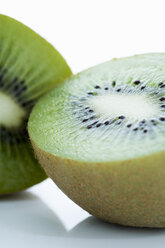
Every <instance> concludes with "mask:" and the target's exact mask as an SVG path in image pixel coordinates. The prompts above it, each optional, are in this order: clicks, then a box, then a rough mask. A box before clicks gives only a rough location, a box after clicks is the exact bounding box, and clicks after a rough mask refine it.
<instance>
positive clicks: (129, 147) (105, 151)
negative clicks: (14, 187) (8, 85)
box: [28, 53, 165, 227]
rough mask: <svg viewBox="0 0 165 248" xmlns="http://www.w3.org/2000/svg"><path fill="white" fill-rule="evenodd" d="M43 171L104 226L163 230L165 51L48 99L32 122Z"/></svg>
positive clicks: (125, 62) (91, 76)
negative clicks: (102, 221)
mask: <svg viewBox="0 0 165 248" xmlns="http://www.w3.org/2000/svg"><path fill="white" fill-rule="evenodd" d="M28 128H29V133H30V137H31V140H32V143H33V146H34V149H35V153H36V155H37V157H38V159H39V161H40V163H41V165H42V166H43V168H44V169H45V171H46V173H47V174H48V175H49V176H50V177H51V178H52V179H53V180H54V181H55V183H56V184H57V185H58V186H59V187H60V189H61V190H62V191H63V192H64V193H66V194H67V195H68V196H69V197H70V198H71V199H72V200H73V201H74V202H76V203H77V204H79V205H80V206H81V207H82V208H83V209H85V210H86V211H88V212H89V213H91V214H92V215H95V216H97V217H99V218H101V219H103V220H105V221H109V222H112V223H119V224H122V225H129V226H141V227H165V54H164V53H159V54H156V53H155V54H143V55H136V56H133V57H127V58H122V59H113V60H112V61H109V62H106V63H104V64H101V65H98V66H96V67H93V68H91V69H89V70H86V71H84V72H82V73H80V74H78V75H76V76H73V77H72V78H70V79H69V80H67V81H66V82H65V83H64V84H63V85H61V86H59V87H58V88H57V89H56V90H53V91H51V92H50V93H49V94H47V95H46V96H45V97H43V98H42V99H41V100H40V101H39V102H38V103H37V105H36V107H35V108H34V110H33V111H32V114H31V116H30V121H29V124H28Z"/></svg>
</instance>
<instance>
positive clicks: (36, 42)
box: [0, 15, 71, 194]
mask: <svg viewBox="0 0 165 248" xmlns="http://www.w3.org/2000/svg"><path fill="white" fill-rule="evenodd" d="M70 74H71V71H70V69H69V67H68V65H67V63H66V62H65V60H64V59H63V58H62V56H61V55H60V54H59V53H58V52H57V51H56V50H55V49H54V48H53V46H52V45H50V44H49V43H48V42H47V41H46V40H44V39H43V38H42V37H40V36H39V35H38V34H36V33H35V32H33V31H32V30H31V29H30V28H28V27H26V26H25V25H23V24H22V23H20V22H18V21H16V20H14V19H12V18H10V17H7V16H4V15H0V194H9V193H12V192H16V191H20V190H23V189H26V188H28V187H30V186H32V185H34V184H36V183H39V182H41V181H42V180H44V179H45V178H46V175H45V172H44V171H43V169H42V168H41V167H40V165H39V164H38V161H37V160H36V159H35V158H34V154H33V150H32V148H31V144H30V141H29V138H28V135H27V130H26V125H27V120H28V117H29V114H30V111H31V109H32V107H33V106H34V104H35V102H36V101H37V99H39V98H40V97H41V96H42V95H43V94H44V93H46V92H47V91H48V90H49V89H51V88H53V87H55V86H56V85H57V84H58V83H60V82H61V81H63V80H64V79H65V78H67V77H68V76H69V75H70Z"/></svg>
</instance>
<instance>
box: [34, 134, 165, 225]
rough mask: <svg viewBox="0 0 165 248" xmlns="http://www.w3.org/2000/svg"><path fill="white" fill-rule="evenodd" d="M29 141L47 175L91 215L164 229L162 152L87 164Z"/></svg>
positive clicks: (108, 220) (118, 221) (164, 175)
mask: <svg viewBox="0 0 165 248" xmlns="http://www.w3.org/2000/svg"><path fill="white" fill-rule="evenodd" d="M31 141H32V145H33V147H34V151H35V154H36V156H37V158H38V160H39V162H40V164H41V166H42V167H43V168H44V170H45V172H46V173H47V175H48V176H49V177H50V178H52V179H53V181H54V182H55V183H56V185H57V186H58V187H59V188H60V189H61V190H62V191H63V192H64V193H65V194H66V195H67V196H68V197H69V198H70V199H72V200H73V201H74V202H75V203H77V204H78V205H79V206H81V207H82V208H83V209H84V210H86V211H87V212H89V213H90V214H92V215H94V216H96V217H98V218H100V219H102V220H104V221H107V222H111V223H117V224H121V225H126V226H135V227H150V228H163V227H165V162H164V161H165V152H160V153H157V154H152V155H151V156H145V157H141V158H136V159H130V160H125V161H117V162H104V163H87V162H79V161H73V160H70V159H64V158H60V157H58V156H55V155H52V154H49V153H47V152H45V151H43V150H41V149H40V148H39V147H38V146H37V145H36V144H35V142H34V141H33V140H32V139H31Z"/></svg>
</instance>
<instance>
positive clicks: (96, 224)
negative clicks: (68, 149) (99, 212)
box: [0, 179, 165, 248]
mask: <svg viewBox="0 0 165 248" xmlns="http://www.w3.org/2000/svg"><path fill="white" fill-rule="evenodd" d="M164 244H165V230H163V229H151V230H150V229H142V228H130V227H122V226H118V225H112V224H108V223H104V222H102V221H100V220H97V219H96V218H94V217H92V216H89V214H88V213H86V212H85V211H83V210H82V209H81V208H79V207H78V206H77V205H76V204H74V203H73V202H72V201H71V200H70V199H68V198H67V197H66V196H65V195H64V194H63V193H62V192H61V191H60V190H59V189H58V188H57V187H56V186H55V185H54V183H53V182H52V181H51V180H50V179H48V180H46V181H45V182H43V183H41V184H40V185H37V186H34V187H33V188H32V189H30V190H28V191H26V192H24V193H19V194H16V195H15V196H12V197H11V196H6V197H3V198H1V201H0V247H2V248H11V247H12V248H29V247H30V248H44V247H45V248H52V247H56V248H70V247H72V248H84V247H87V248H88V247H89V248H91V247H92V248H100V247H112V248H121V247H123V248H129V247H130V248H139V247H146V245H147V246H149V247H150V248H154V247H159V248H161V247H164Z"/></svg>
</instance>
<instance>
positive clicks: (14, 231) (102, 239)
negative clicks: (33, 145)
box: [0, 0, 165, 248]
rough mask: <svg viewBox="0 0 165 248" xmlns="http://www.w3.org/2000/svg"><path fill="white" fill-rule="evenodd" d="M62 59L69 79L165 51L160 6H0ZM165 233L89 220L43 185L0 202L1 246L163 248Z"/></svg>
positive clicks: (104, 1)
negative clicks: (70, 74) (100, 66)
mask: <svg viewBox="0 0 165 248" xmlns="http://www.w3.org/2000/svg"><path fill="white" fill-rule="evenodd" d="M0 12H1V13H2V14H6V15H9V16H11V17H13V18H16V19H17V20H19V21H21V22H23V23H24V24H26V25H28V26H29V27H31V28H32V29H34V30H35V31H36V32H38V33H39V34H40V35H42V36H43V37H44V38H46V39H47V40H48V41H49V42H50V43H52V44H53V45H54V46H55V47H56V48H57V49H58V50H59V51H60V53H61V54H62V55H63V56H64V57H65V59H66V60H67V62H68V64H69V65H70V67H71V69H72V71H73V73H77V72H79V71H81V70H83V69H86V68H88V67H90V66H93V65H95V64H98V63H101V62H104V61H106V60H109V59H111V58H113V57H122V56H129V55H133V54H138V53H146V52H165V1H163V0H155V1H152V0H100V1H99V0H58V1H56V0H47V1H42V0H40V1H37V0H36V1H35V0H33V1H31V0H28V1H23V0H20V1H19V0H15V1H13V0H11V1H9V0H4V1H3V0H0ZM164 244H165V231H164V230H148V229H135V228H126V227H120V226H116V225H110V224H106V223H103V222H101V221H98V220H96V219H95V218H94V217H91V216H90V217H89V215H88V213H86V212H85V211H83V210H82V209H81V208H79V207H78V206H77V205H76V204H74V203H73V202H72V201H71V200H69V199H68V198H67V197H66V196H65V195H64V194H63V193H62V192H61V191H60V190H59V189H58V188H57V187H56V186H55V185H54V183H53V182H52V181H51V180H50V179H49V180H47V181H45V182H43V183H41V184H39V185H37V186H35V187H33V188H31V189H30V190H28V191H27V192H24V193H20V194H16V195H14V196H12V197H11V196H8V197H3V198H1V199H0V247H2V248H9V247H13V248H15V247H17V248H25V247H31V248H33V247H35V248H38V247H40V248H42V247H57V248H58V247H59V248H61V247H72V248H74V247H77V248H79V247H96V248H97V247H101V246H102V247H128V248H129V247H140V246H141V247H145V246H146V245H148V246H150V247H164Z"/></svg>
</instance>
